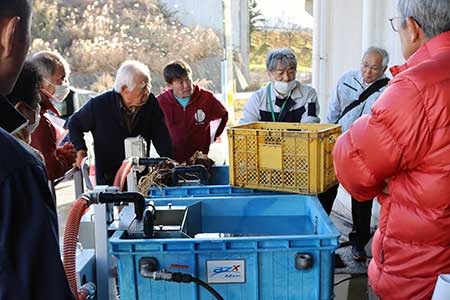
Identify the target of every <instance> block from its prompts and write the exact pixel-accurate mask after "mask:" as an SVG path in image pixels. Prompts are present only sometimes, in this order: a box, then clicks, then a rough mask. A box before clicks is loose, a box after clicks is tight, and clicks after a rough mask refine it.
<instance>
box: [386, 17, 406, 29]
mask: <svg viewBox="0 0 450 300" xmlns="http://www.w3.org/2000/svg"><path fill="white" fill-rule="evenodd" d="M402 19H404V18H403V17H393V18H389V22H390V23H391V27H392V30H394V31H395V32H398V30H399V29H400V25H401V21H402Z"/></svg>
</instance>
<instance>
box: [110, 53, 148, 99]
mask: <svg viewBox="0 0 450 300" xmlns="http://www.w3.org/2000/svg"><path fill="white" fill-rule="evenodd" d="M139 75H144V76H146V77H147V78H148V80H150V79H151V77H150V70H149V69H148V67H147V66H146V65H144V64H143V63H141V62H139V61H137V60H127V61H125V62H123V63H122V65H121V66H120V67H119V70H117V74H116V79H115V80H114V90H115V91H116V92H117V93H120V92H121V91H122V88H123V87H127V88H128V89H129V90H130V91H132V90H134V88H135V87H136V78H137V77H138V76H139Z"/></svg>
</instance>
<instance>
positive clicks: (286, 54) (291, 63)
mask: <svg viewBox="0 0 450 300" xmlns="http://www.w3.org/2000/svg"><path fill="white" fill-rule="evenodd" d="M278 62H281V63H282V64H283V65H284V66H286V67H287V68H295V69H297V58H295V54H294V52H292V50H291V49H288V48H279V49H273V50H272V51H270V52H269V53H268V54H267V58H266V68H267V71H269V72H272V71H274V70H275V68H276V67H277V64H278Z"/></svg>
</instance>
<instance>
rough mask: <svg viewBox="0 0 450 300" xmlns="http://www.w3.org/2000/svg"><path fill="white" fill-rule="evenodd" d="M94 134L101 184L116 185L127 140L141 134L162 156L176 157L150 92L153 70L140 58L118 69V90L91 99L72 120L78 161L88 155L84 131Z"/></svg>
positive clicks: (98, 177)
mask: <svg viewBox="0 0 450 300" xmlns="http://www.w3.org/2000/svg"><path fill="white" fill-rule="evenodd" d="M88 131H90V132H92V135H93V137H94V151H95V168H96V179H97V184H103V185H104V184H106V185H112V184H113V181H114V176H115V174H116V172H117V171H118V169H119V167H120V165H121V163H122V161H123V160H124V159H125V149H124V140H125V138H127V137H135V136H138V135H141V136H143V137H144V139H145V141H146V142H147V145H149V146H150V143H151V142H153V144H154V146H155V148H156V151H157V152H158V154H159V155H160V156H166V157H172V144H171V141H170V136H169V132H168V130H167V127H166V124H165V123H164V115H163V113H162V111H161V109H160V107H159V104H158V101H157V100H156V98H155V96H154V95H153V94H152V93H150V71H149V69H148V67H147V66H145V65H144V64H142V63H140V62H138V61H126V62H124V63H123V64H122V65H121V66H120V68H119V70H118V71H117V75H116V79H115V83H114V89H113V90H110V91H107V92H105V93H103V94H101V95H99V96H97V97H94V98H93V99H91V100H89V102H88V103H86V105H85V106H83V107H82V108H81V109H80V110H79V111H78V112H76V113H75V114H74V115H73V116H72V117H71V119H70V121H69V134H70V140H71V141H72V143H73V144H74V145H75V148H76V149H77V160H76V164H77V165H78V166H80V164H81V160H82V159H83V157H85V156H86V154H87V152H86V151H87V147H86V143H85V141H84V139H83V133H84V132H88Z"/></svg>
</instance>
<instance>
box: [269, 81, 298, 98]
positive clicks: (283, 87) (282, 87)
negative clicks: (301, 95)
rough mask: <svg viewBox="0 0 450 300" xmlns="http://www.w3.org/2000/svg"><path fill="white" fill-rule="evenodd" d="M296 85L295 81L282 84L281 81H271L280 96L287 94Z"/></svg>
mask: <svg viewBox="0 0 450 300" xmlns="http://www.w3.org/2000/svg"><path fill="white" fill-rule="evenodd" d="M296 85H297V82H296V81H295V80H292V81H289V82H283V81H277V80H274V81H273V87H274V89H275V90H276V91H277V92H278V93H280V94H282V95H287V94H289V93H290V92H291V91H292V90H293V89H294V88H295V86H296Z"/></svg>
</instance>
